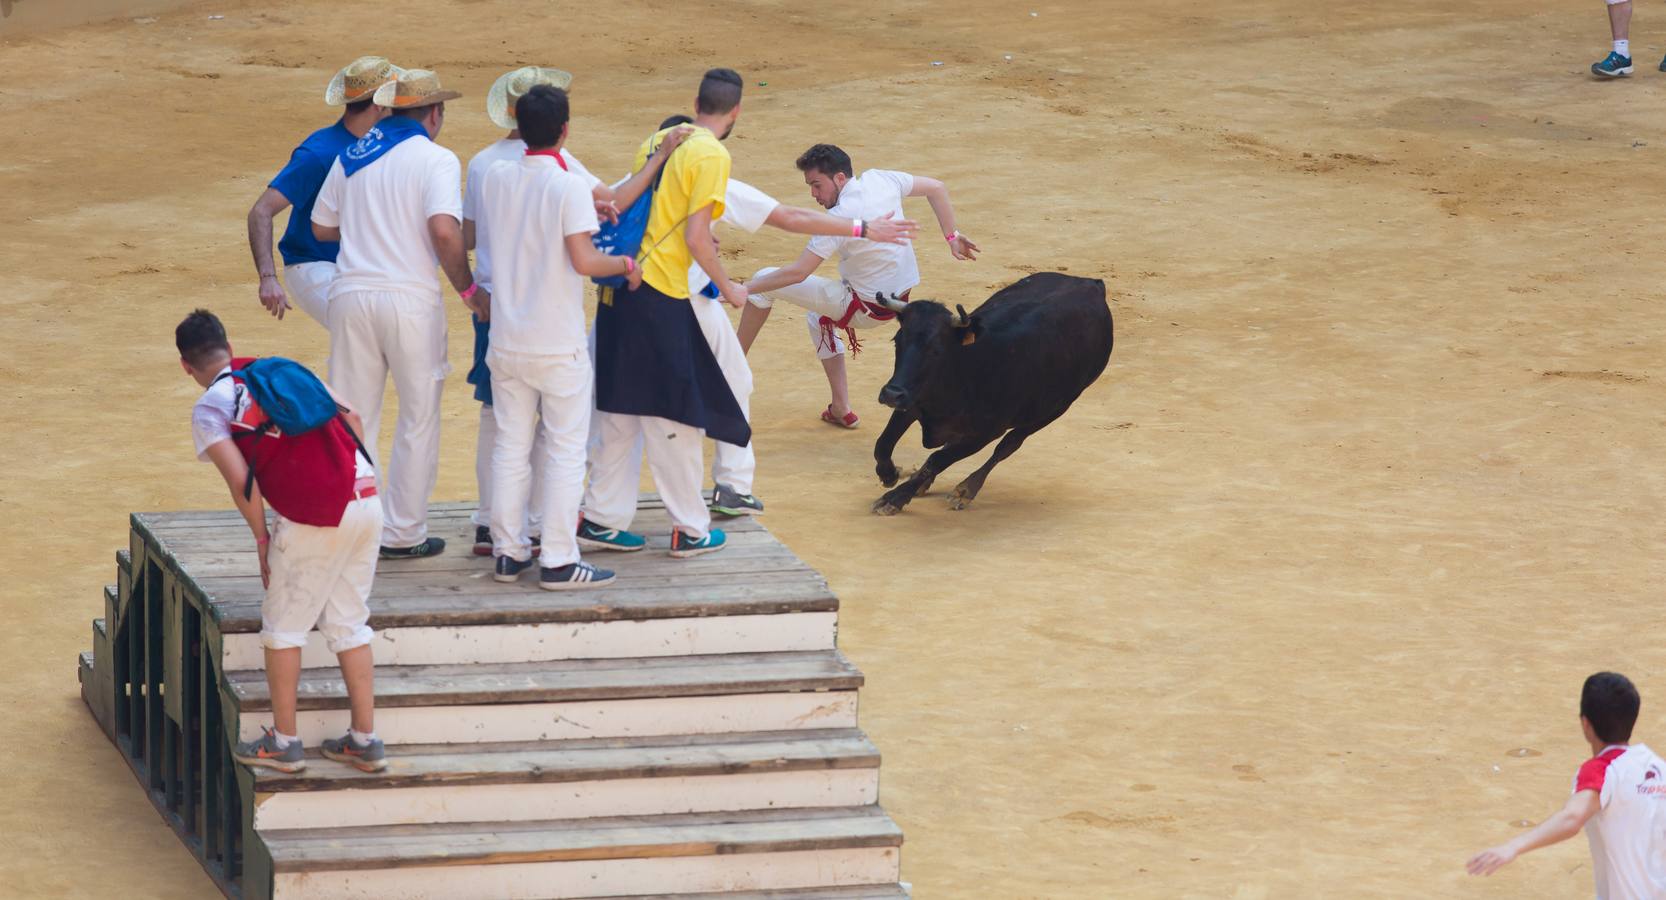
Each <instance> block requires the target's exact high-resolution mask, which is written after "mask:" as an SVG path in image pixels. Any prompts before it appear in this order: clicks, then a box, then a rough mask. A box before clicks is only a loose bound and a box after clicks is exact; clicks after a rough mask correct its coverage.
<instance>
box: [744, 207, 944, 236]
mask: <svg viewBox="0 0 1666 900" xmlns="http://www.w3.org/2000/svg"><path fill="white" fill-rule="evenodd" d="M891 216H892V214H891V213H886V214H885V215H884V216H882V217H880V218H878V219H870V220H868V221H867V222H865V223H864V226H865V227H864V229H863V231H864V232H866V233H865V234H863V235H861V236H862V237H864V238H867V239H868V240H870V241H873V242H875V243H879V244H900V243H902V242H903V241H907V240H912V239H913V238H914V235H915V234H916V233H917V232H918V231H919V229H920V226H919V224H918V223H917V222H915V221H914V220H913V219H893V218H891ZM855 223H856V220H855V219H846V218H844V217H842V216H830V215H828V214H827V213H824V212H816V211H815V210H813V209H805V208H803V207H801V206H777V207H775V209H773V210H771V211H770V213H769V218H767V219H765V220H764V224H765V225H768V226H770V227H772V228H779V229H781V230H782V231H790V232H792V233H793V234H811V235H815V234H825V235H828V236H829V237H851V231H852V229H853V228H854V227H855Z"/></svg>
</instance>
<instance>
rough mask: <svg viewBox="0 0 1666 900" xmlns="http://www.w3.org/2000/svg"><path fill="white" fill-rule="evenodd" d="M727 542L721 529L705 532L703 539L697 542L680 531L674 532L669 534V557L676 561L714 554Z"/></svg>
mask: <svg viewBox="0 0 1666 900" xmlns="http://www.w3.org/2000/svg"><path fill="white" fill-rule="evenodd" d="M727 541H728V539H727V538H725V537H724V536H723V529H721V528H713V529H712V530H711V531H708V532H706V536H705V537H704V538H701V539H700V540H698V541H697V540H695V539H694V538H691V537H689V536H688V535H686V534H683V533H682V532H681V531H675V530H674V531H672V532H671V555H672V556H674V557H676V558H677V559H688V558H689V557H691V556H700V555H702V554H706V553H716V552H717V551H719V550H722V549H723V545H724V543H726V542H727Z"/></svg>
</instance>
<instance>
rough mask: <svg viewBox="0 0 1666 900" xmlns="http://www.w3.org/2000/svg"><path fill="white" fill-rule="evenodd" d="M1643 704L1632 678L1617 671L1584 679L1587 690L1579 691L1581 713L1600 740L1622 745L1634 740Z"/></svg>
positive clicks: (1600, 673) (1601, 673)
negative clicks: (1633, 732) (1640, 708)
mask: <svg viewBox="0 0 1666 900" xmlns="http://www.w3.org/2000/svg"><path fill="white" fill-rule="evenodd" d="M1642 702H1643V701H1642V700H1641V698H1639V697H1638V696H1637V688H1636V687H1634V686H1633V685H1632V683H1631V679H1629V678H1627V677H1625V676H1624V675H1621V674H1619V673H1618V672H1598V673H1597V674H1595V675H1592V676H1591V677H1590V678H1587V679H1585V689H1584V690H1582V691H1580V692H1579V714H1580V715H1582V716H1584V717H1585V718H1586V719H1589V720H1590V722H1591V730H1592V731H1594V732H1596V733H1597V739H1598V740H1600V741H1602V742H1603V743H1605V744H1623V743H1625V742H1627V741H1629V740H1631V726H1633V725H1635V724H1637V709H1638V707H1640V706H1642Z"/></svg>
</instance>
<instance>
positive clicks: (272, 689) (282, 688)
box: [266, 647, 301, 736]
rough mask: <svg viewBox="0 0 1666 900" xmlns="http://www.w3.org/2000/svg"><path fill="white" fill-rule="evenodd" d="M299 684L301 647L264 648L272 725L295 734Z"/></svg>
mask: <svg viewBox="0 0 1666 900" xmlns="http://www.w3.org/2000/svg"><path fill="white" fill-rule="evenodd" d="M300 686H301V648H299V647H285V648H283V649H282V650H273V649H272V648H270V647H268V648H267V649H266V690H267V691H268V692H269V693H271V695H272V727H273V728H276V729H277V731H278V734H287V735H291V736H293V735H295V734H296V731H295V727H296V726H295V692H296V691H297V690H299V689H300Z"/></svg>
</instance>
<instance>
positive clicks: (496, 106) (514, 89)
mask: <svg viewBox="0 0 1666 900" xmlns="http://www.w3.org/2000/svg"><path fill="white" fill-rule="evenodd" d="M572 83H573V75H572V73H571V72H563V71H561V70H560V69H546V68H544V67H542V66H523V67H522V68H519V69H516V70H515V71H513V72H505V73H503V74H502V75H501V76H499V77H498V80H497V81H494V82H492V89H491V90H490V91H487V92H486V115H488V116H490V117H491V119H492V122H493V124H495V125H497V127H499V128H502V129H505V130H508V131H514V130H515V129H516V128H517V127H519V126H517V125H516V124H515V103H516V102H517V101H519V100H520V99H521V98H522V97H525V96H526V93H527V91H530V90H532V89H533V88H534V87H536V86H538V85H540V84H547V85H549V86H550V87H553V88H560V89H562V90H566V89H567V86H568V85H570V84H572Z"/></svg>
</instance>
